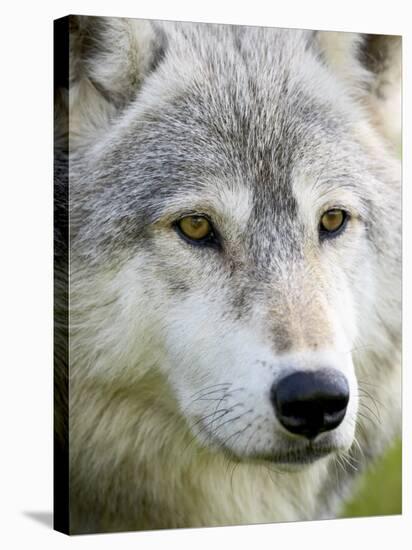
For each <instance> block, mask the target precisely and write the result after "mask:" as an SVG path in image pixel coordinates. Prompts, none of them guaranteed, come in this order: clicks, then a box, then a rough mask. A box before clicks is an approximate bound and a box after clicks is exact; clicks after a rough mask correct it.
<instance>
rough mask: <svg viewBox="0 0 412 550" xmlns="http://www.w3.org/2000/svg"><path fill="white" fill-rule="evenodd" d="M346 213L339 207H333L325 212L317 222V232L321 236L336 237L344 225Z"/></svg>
mask: <svg viewBox="0 0 412 550" xmlns="http://www.w3.org/2000/svg"><path fill="white" fill-rule="evenodd" d="M348 217H349V215H348V213H347V212H345V210H341V209H339V208H333V209H331V210H328V211H327V212H325V213H324V214H323V215H322V217H321V219H320V224H319V234H320V237H321V238H328V237H336V236H337V235H339V234H340V233H341V232H342V231H343V230H344V229H345V226H346V223H347V221H348Z"/></svg>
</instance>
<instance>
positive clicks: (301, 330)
mask: <svg viewBox="0 0 412 550" xmlns="http://www.w3.org/2000/svg"><path fill="white" fill-rule="evenodd" d="M85 28H87V29H88V30H87V32H86V31H84V29H85ZM90 29H92V30H91V31H90ZM82 33H83V34H82ZM73 36H74V38H73V41H72V55H73V59H75V60H76V63H74V62H73V63H72V75H71V96H70V101H71V104H70V120H71V121H72V124H71V131H72V134H71V138H70V139H71V151H72V157H71V158H72V164H71V177H72V180H71V189H72V190H73V191H72V212H71V223H72V226H71V231H72V233H71V256H72V263H73V265H74V266H76V268H75V269H74V270H73V273H72V312H71V323H72V327H73V330H72V347H71V353H72V357H73V363H74V364H75V363H77V364H78V365H80V364H81V365H82V367H81V368H80V367H79V366H76V367H74V368H73V381H72V383H73V385H74V387H76V384H77V385H81V384H82V382H81V380H82V379H87V380H88V381H96V383H97V384H113V385H114V386H116V387H119V388H120V387H122V388H129V389H130V392H131V395H132V394H135V398H136V400H138V399H139V383H140V382H139V381H141V380H143V379H144V377H146V376H149V375H148V373H149V372H152V373H153V372H156V373H157V374H158V375H159V377H160V380H161V384H160V385H157V386H156V398H155V400H154V401H153V402H152V403H151V410H153V411H154V414H156V404H155V403H156V402H157V403H163V405H164V403H166V401H167V403H168V405H167V407H170V414H173V418H174V419H175V421H176V422H178V423H181V425H182V426H185V428H182V429H185V430H187V432H188V433H190V434H191V436H192V448H198V447H199V448H206V449H210V451H211V452H213V453H223V454H224V455H225V456H227V457H228V459H229V460H236V461H239V460H240V461H241V462H242V461H245V462H247V463H251V464H253V463H254V462H256V463H258V462H260V461H263V462H270V463H276V464H277V465H278V466H279V467H281V468H286V469H288V470H290V469H293V470H300V469H304V468H306V467H307V465H308V464H312V463H315V462H317V461H320V459H323V458H325V457H328V459H327V460H329V459H330V457H332V456H333V455H334V454H336V453H338V454H339V453H347V452H348V451H349V450H350V449H351V448H353V447H354V444H355V443H354V442H355V441H356V444H357V445H358V446H359V445H362V444H365V441H366V440H365V437H363V436H361V434H359V433H357V431H356V430H357V426H358V425H359V420H360V416H359V414H358V413H361V412H362V388H360V386H359V380H358V379H360V380H362V378H363V379H365V375H364V374H362V373H364V372H365V370H366V369H367V372H368V374H367V375H366V376H367V377H370V372H371V369H374V368H375V367H377V363H381V362H382V360H383V361H384V362H386V363H388V355H390V354H391V353H393V350H394V349H397V348H398V343H399V338H398V336H399V330H400V329H399V321H400V320H399V311H398V308H399V280H398V278H397V277H398V275H397V274H396V273H397V269H398V263H399V262H398V260H399V258H398V255H399V249H398V246H399V232H400V230H399V221H400V220H399V195H398V193H399V187H398V179H397V177H398V176H397V173H396V170H397V167H396V161H394V160H392V159H391V155H390V153H389V152H388V151H389V149H390V146H389V144H388V143H385V142H384V139H383V138H382V137H381V136H382V131H378V130H376V128H378V127H379V124H381V126H382V124H383V123H382V122H381V121H380V120H377V119H376V120H375V121H374V124H375V126H374V125H373V124H372V123H371V122H370V119H371V118H373V116H375V115H373V116H372V115H371V113H372V106H371V105H372V101H371V100H370V98H371V97H372V95H373V94H372V92H371V89H372V88H373V86H376V81H377V78H378V75H380V73H379V71H378V70H375V72H373V71H372V70H371V69H370V68H369V67H368V66H367V64H366V63H361V60H360V58H361V52H362V51H366V50H365V48H366V46H365V44H366V40H364V41H363V42H362V40H363V39H362V38H361V37H359V36H354V35H347V36H346V37H342V38H341V37H339V36H337V35H334V33H320V34H319V33H313V32H306V31H302V32H301V31H288V30H275V29H261V28H237V27H229V26H228V27H222V26H214V25H193V24H172V23H152V24H149V23H146V22H139V21H131V20H95V21H94V22H93V20H92V18H86V19H83V20H82V19H79V20H76V22H75V33H74V34H73ZM117 39H118V40H121V47H120V48H118V47H117V45H116V42H118V40H117ZM85 44H86V46H88V48H89V49H87V48H85V47H84V46H85ZM331 44H332V45H331ZM80 45H83V48H81V47H80ZM362 48H364V50H362ZM80 50H81V51H82V52H84V51H86V52H89V53H87V55H86V56H85V57H83V58H82V57H80V55H79V54H78V53H77V52H78V51H80ZM395 50H396V44H395V45H394V46H393V47H391V48H390V49H388V50H387V51H388V52H393V51H395ZM119 51H128V52H129V55H128V56H127V58H123V57H121V54H120V53H119ZM130 52H132V53H133V55H132V54H131V53H130ZM369 55H372V54H369ZM388 55H389V53H388ZM393 55H394V54H393ZM373 97H375V96H373ZM392 97H393V94H391V101H393V99H392ZM375 114H376V113H375ZM376 116H377V115H376ZM375 118H376V117H375ZM394 213H397V214H396V215H395V219H394ZM371 350H372V352H371ZM376 357H380V359H379V361H376ZM374 362H375V363H376V365H373V363H374ZM385 368H386V372H388V370H390V369H391V367H389V366H387V367H385ZM373 372H374V371H373ZM395 384H396V383H395ZM73 393H75V392H73ZM166 396H167V397H166ZM73 399H74V400H75V401H76V397H74V398H73ZM162 400H163V401H162ZM76 403H77V402H74V409H75V410H76V411H77V410H79V405H78V404H76ZM163 405H162V406H163ZM389 416H390V417H393V416H396V414H394V412H393V410H392V412H391V413H390V415H389ZM389 416H388V418H389ZM177 419H178V420H177ZM78 422H81V421H80V420H76V416H74V421H73V425H74V426H78ZM391 424H396V422H395V423H394V422H392V423H391ZM73 430H75V428H73ZM387 432H388V433H389V432H390V429H389V428H388V430H387ZM362 437H363V439H362ZM74 440H76V435H74Z"/></svg>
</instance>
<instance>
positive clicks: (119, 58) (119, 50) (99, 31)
mask: <svg viewBox="0 0 412 550" xmlns="http://www.w3.org/2000/svg"><path fill="white" fill-rule="evenodd" d="M69 42H70V62H69V64H70V69H69V113H70V145H71V148H72V149H76V148H77V147H79V146H82V145H84V144H87V143H89V142H90V140H91V139H93V137H94V136H95V135H96V132H100V131H104V129H105V128H106V127H107V126H108V124H109V123H110V122H111V121H112V119H113V117H115V116H117V115H118V114H119V113H120V112H121V110H122V109H123V108H124V107H125V106H126V105H127V104H128V103H129V102H130V101H131V100H132V99H133V98H134V97H135V96H136V94H137V92H138V91H139V89H140V87H141V85H142V82H143V81H144V79H145V77H146V76H147V74H148V73H150V72H151V71H152V70H153V69H154V68H155V66H156V65H157V63H158V62H159V61H160V59H161V57H162V51H163V47H162V37H161V36H159V34H158V32H156V30H155V28H154V26H153V25H152V23H151V22H149V21H144V20H138V19H123V18H108V17H88V16H70V21H69Z"/></svg>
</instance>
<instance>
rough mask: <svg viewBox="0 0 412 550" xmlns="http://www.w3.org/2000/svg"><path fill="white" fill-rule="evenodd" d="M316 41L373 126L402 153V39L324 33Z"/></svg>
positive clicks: (322, 55) (329, 64)
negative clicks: (368, 114)
mask: <svg viewBox="0 0 412 550" xmlns="http://www.w3.org/2000/svg"><path fill="white" fill-rule="evenodd" d="M316 38H317V42H318V45H319V46H320V51H321V57H322V58H323V60H324V61H325V62H326V64H327V65H328V66H329V67H330V68H331V69H332V70H333V71H334V72H335V73H338V74H339V75H340V76H341V77H342V78H343V79H344V80H345V81H346V82H347V83H348V85H349V89H352V92H353V94H354V95H355V97H357V98H359V100H361V101H362V103H363V104H364V105H365V106H366V108H367V110H368V112H369V113H370V117H371V120H372V123H373V124H374V125H375V127H376V128H378V130H379V131H380V132H381V134H383V135H384V136H385V137H386V138H387V139H388V140H389V141H390V142H391V143H392V144H393V145H394V146H395V148H396V149H397V150H398V151H399V150H400V142H401V88H402V80H401V79H402V38H401V37H400V36H390V35H374V34H357V33H344V32H324V31H320V32H318V33H317V36H316Z"/></svg>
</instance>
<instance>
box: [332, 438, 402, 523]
mask: <svg viewBox="0 0 412 550" xmlns="http://www.w3.org/2000/svg"><path fill="white" fill-rule="evenodd" d="M401 513H402V444H401V442H400V441H397V442H396V444H395V445H394V446H393V447H392V448H391V449H389V451H388V452H387V453H386V454H385V456H384V457H383V458H382V459H381V460H380V461H379V462H377V463H376V464H375V465H374V466H372V467H371V468H370V469H369V470H368V471H367V472H366V474H365V475H364V476H363V478H362V479H361V482H360V485H359V488H358V491H357V492H356V494H355V496H354V498H353V499H352V500H351V501H350V502H349V503H348V504H347V506H346V508H345V510H344V512H343V514H342V515H341V517H345V518H348V517H352V518H353V517H361V516H385V515H393V514H401Z"/></svg>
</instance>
